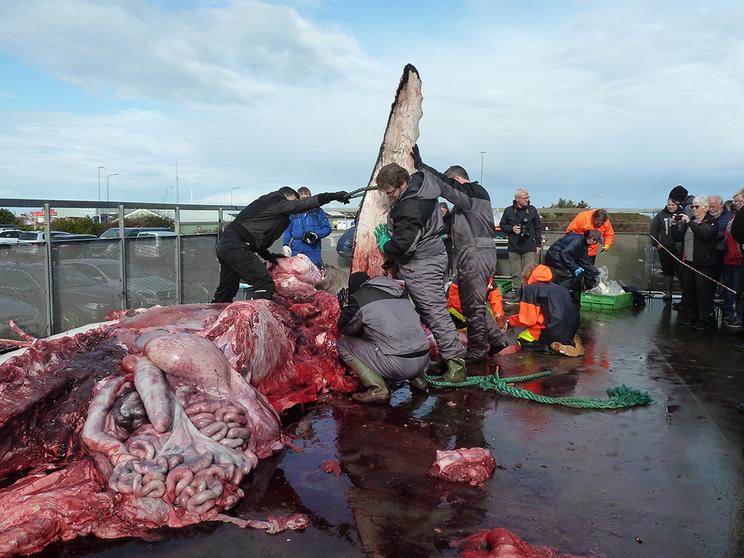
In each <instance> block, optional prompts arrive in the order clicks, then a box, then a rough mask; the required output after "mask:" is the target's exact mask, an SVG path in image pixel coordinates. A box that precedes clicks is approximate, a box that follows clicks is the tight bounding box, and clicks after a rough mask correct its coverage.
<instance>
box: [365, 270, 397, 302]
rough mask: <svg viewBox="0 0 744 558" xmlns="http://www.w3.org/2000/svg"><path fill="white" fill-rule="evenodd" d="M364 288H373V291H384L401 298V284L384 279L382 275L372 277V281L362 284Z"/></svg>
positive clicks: (387, 278) (393, 280)
mask: <svg viewBox="0 0 744 558" xmlns="http://www.w3.org/2000/svg"><path fill="white" fill-rule="evenodd" d="M364 286H370V287H374V288H375V289H380V290H381V291H384V292H386V293H388V294H390V295H393V296H395V297H401V296H403V287H402V286H401V284H400V283H398V281H396V280H395V279H391V278H390V277H386V276H384V275H378V276H377V277H372V279H370V280H369V281H367V282H366V283H364Z"/></svg>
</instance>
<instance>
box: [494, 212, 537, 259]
mask: <svg viewBox="0 0 744 558" xmlns="http://www.w3.org/2000/svg"><path fill="white" fill-rule="evenodd" d="M514 225H520V226H521V227H522V230H526V231H527V232H528V233H529V237H528V238H523V237H522V236H521V235H519V234H516V233H514ZM499 226H500V227H501V230H502V231H504V232H506V233H507V234H508V235H509V252H514V253H515V254H526V253H528V252H534V251H535V249H536V248H537V247H538V246H540V244H542V233H541V232H540V229H542V224H541V223H540V215H539V214H538V213H537V209H536V208H535V206H533V205H528V206H527V207H525V208H524V209H520V208H518V207H517V202H516V200H515V201H514V202H512V205H511V207H507V208H504V214H503V215H502V216H501V222H500V223H499Z"/></svg>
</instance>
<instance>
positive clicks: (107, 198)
mask: <svg viewBox="0 0 744 558" xmlns="http://www.w3.org/2000/svg"><path fill="white" fill-rule="evenodd" d="M112 176H119V173H118V172H114V173H112V174H109V175H108V176H107V177H106V201H109V178H111V177H112Z"/></svg>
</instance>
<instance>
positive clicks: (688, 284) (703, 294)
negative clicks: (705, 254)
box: [679, 262, 718, 323]
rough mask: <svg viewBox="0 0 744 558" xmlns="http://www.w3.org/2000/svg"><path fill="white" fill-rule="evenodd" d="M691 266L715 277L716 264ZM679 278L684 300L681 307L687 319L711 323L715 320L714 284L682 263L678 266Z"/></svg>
mask: <svg viewBox="0 0 744 558" xmlns="http://www.w3.org/2000/svg"><path fill="white" fill-rule="evenodd" d="M687 263H688V264H689V263H690V262H687ZM692 267H693V268H695V269H696V270H698V271H700V272H702V273H704V274H705V275H707V276H708V277H713V278H714V279H715V278H716V277H717V269H718V268H717V267H716V266H697V265H695V264H694V263H693V264H692ZM679 279H680V284H681V286H682V298H683V300H684V304H683V308H684V312H685V314H686V317H687V319H689V320H691V321H697V320H701V321H705V322H709V323H712V322H713V321H714V320H715V311H714V306H713V295H714V294H715V290H716V284H715V283H714V282H713V281H711V280H710V279H706V278H705V277H703V276H702V275H700V274H699V273H695V272H694V271H693V270H692V269H690V268H688V267H687V266H684V265H680V266H679Z"/></svg>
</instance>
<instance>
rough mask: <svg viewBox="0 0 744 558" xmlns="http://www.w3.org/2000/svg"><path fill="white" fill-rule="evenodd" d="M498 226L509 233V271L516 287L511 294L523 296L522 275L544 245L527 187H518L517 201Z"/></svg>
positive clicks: (537, 217) (515, 194)
mask: <svg viewBox="0 0 744 558" xmlns="http://www.w3.org/2000/svg"><path fill="white" fill-rule="evenodd" d="M499 226H500V227H501V230H502V231H504V232H505V233H506V234H507V235H509V236H508V239H509V274H510V275H511V280H512V287H513V292H512V293H510V294H512V296H516V297H520V296H521V293H522V274H523V273H524V270H525V269H527V268H528V267H531V266H533V265H534V264H535V260H536V257H535V256H536V253H537V252H538V250H540V248H541V246H542V234H541V233H540V229H541V228H542V225H541V223H540V215H539V214H538V213H537V209H536V208H535V207H534V206H533V205H530V193H529V192H528V191H527V190H526V189H524V188H517V189H516V191H515V192H514V201H513V202H512V205H511V206H510V207H507V208H505V209H504V214H503V215H502V216H501V222H500V223H499Z"/></svg>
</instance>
